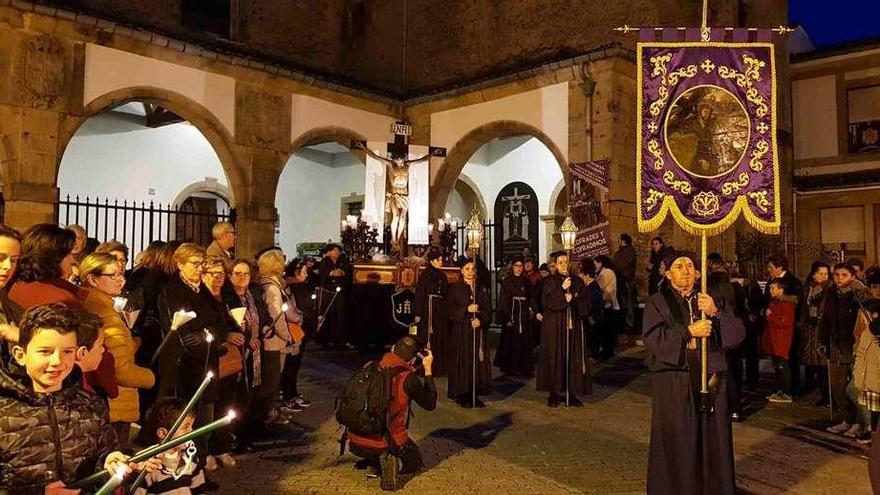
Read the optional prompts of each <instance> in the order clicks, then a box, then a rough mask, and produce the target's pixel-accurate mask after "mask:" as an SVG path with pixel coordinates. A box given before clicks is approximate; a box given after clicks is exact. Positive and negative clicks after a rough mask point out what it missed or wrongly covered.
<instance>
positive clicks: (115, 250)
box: [95, 239, 128, 271]
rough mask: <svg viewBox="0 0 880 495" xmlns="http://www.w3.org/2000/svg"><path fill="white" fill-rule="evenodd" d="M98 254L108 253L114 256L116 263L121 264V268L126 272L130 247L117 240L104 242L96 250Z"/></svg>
mask: <svg viewBox="0 0 880 495" xmlns="http://www.w3.org/2000/svg"><path fill="white" fill-rule="evenodd" d="M95 252H96V253H107V254H112V255H113V256H115V257H116V262H117V263H119V267H120V268H122V271H125V266H126V265H128V246H126V245H125V244H123V243H121V242H119V241H117V240H116V239H113V240H110V241H107V242H102V243H101V244H100V245H98V247H97V248H95Z"/></svg>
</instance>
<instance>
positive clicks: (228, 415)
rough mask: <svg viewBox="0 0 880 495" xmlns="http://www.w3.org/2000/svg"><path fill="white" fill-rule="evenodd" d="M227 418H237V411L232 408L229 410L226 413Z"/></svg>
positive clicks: (230, 419)
mask: <svg viewBox="0 0 880 495" xmlns="http://www.w3.org/2000/svg"><path fill="white" fill-rule="evenodd" d="M226 418H227V419H229V421H232V420H233V419H235V411H233V410H232V409H230V410H229V412H227V413H226Z"/></svg>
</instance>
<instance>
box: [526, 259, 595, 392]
mask: <svg viewBox="0 0 880 495" xmlns="http://www.w3.org/2000/svg"><path fill="white" fill-rule="evenodd" d="M565 278H566V277H565V276H563V275H560V274H558V273H557V274H553V275H550V276H549V277H547V278H545V279H544V281H543V283H542V285H541V292H540V294H538V295H537V296H536V297H538V298H539V300H540V308H541V314H542V315H543V317H544V319H543V320H542V321H541V347H540V352H539V353H538V373H537V380H536V383H535V385H536V388H537V390H538V391H539V392H550V393H555V394H560V395H563V394H565V391H566V383H565V379H566V377H565V366H566V363H565V347H566V342H565V339H566V335H567V336H568V339H569V345H570V347H569V352H570V358H569V362H568V366H569V371H570V373H569V376H570V377H571V388H570V389H569V391H570V392H571V393H572V394H575V395H581V394H590V393H591V392H592V391H593V386H592V381H591V380H590V367H589V362H588V361H587V356H586V352H587V349H586V344H587V341H586V335H585V334H584V328H583V325H582V323H581V317H580V308H579V306H580V305H581V304H580V303H581V302H582V301H581V299H580V298H581V297H582V296H585V295H586V292H585V286H584V281H583V280H581V278H580V277H576V276H573V277H571V287H569V290H568V292H569V293H570V294H571V295H572V299H571V302H570V303H566V301H565V290H563V288H562V282H563V281H564V280H565ZM567 308H570V310H571V319H570V320H569V318H568V316H569V315H568V314H567V313H568V312H567V311H566V309H567ZM569 322H570V323H571V325H572V327H573V328H572V330H568V325H569Z"/></svg>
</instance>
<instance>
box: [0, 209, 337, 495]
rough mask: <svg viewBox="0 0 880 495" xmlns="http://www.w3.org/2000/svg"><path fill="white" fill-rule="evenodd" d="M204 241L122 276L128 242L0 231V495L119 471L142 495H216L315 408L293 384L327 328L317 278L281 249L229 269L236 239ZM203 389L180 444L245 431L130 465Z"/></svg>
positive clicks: (169, 248)
mask: <svg viewBox="0 0 880 495" xmlns="http://www.w3.org/2000/svg"><path fill="white" fill-rule="evenodd" d="M212 233H213V237H214V242H213V243H212V244H211V245H210V246H209V247H208V248H207V249H206V248H204V247H202V246H199V245H196V244H191V243H184V242H177V241H171V242H162V241H155V242H153V243H151V244H150V245H149V246H147V247H146V248H145V249H144V250H143V251H142V252H141V253H139V254H138V256H137V259H136V260H135V262H134V263H133V268H131V269H130V270H127V269H126V268H127V266H128V264H129V260H128V257H129V250H128V248H127V247H126V246H125V245H124V244H122V243H119V242H117V241H109V242H105V243H103V244H99V245H94V244H93V243H91V244H92V245H91V246H90V245H89V244H90V243H88V242H87V239H86V236H85V231H84V230H83V229H82V228H81V227H78V226H75V225H72V226H69V227H68V228H61V227H59V226H56V225H53V224H39V225H34V226H32V227H31V228H29V229H28V230H27V231H25V232H24V233H23V235H21V234H19V233H18V232H16V231H14V230H12V229H10V228H7V227H2V226H0V337H2V345H0V351H2V356H0V360H2V362H0V408H2V409H3V411H4V415H3V416H4V418H3V419H4V421H3V424H2V425H0V456H2V457H3V459H4V465H3V467H2V470H0V491H3V492H4V493H6V492H8V493H58V494H63V493H78V491H77V490H76V489H74V487H72V486H70V485H71V484H72V483H74V482H75V481H77V480H80V479H82V478H83V477H86V476H88V475H90V474H92V472H93V471H95V470H100V469H107V470H108V472H109V473H115V472H116V470H117V469H122V468H124V469H125V470H129V471H130V470H132V469H136V470H146V471H147V473H148V474H147V476H146V477H145V480H144V482H143V484H142V486H141V487H139V488H138V490H139V492H138V493H189V492H190V491H196V492H207V491H211V490H213V489H216V488H218V487H217V485H216V483H214V482H213V481H211V479H210V477H211V476H210V472H211V471H213V470H216V469H218V468H220V467H224V468H228V467H233V466H235V465H236V460H235V455H236V453H240V452H249V451H252V450H254V449H255V448H258V447H259V446H260V445H261V442H267V441H271V440H274V439H276V438H277V436H278V435H279V434H283V433H284V432H285V431H287V428H288V427H287V426H286V425H288V424H289V423H290V418H291V417H292V415H294V414H296V413H297V412H299V411H302V410H303V409H304V408H307V407H309V406H310V405H311V402H310V401H309V400H308V399H306V398H305V397H303V396H302V395H301V394H300V392H299V389H298V387H297V382H298V380H297V378H298V374H299V370H300V366H301V364H302V359H303V355H304V353H305V348H306V345H307V344H306V342H307V341H308V339H309V338H310V336H312V335H314V333H315V331H316V330H317V329H318V327H319V325H320V324H321V322H322V321H323V314H319V309H321V308H319V306H318V305H317V303H316V299H317V297H315V294H316V287H320V286H321V278H320V277H321V271H320V270H316V269H315V266H314V265H315V263H314V262H312V261H311V260H300V259H294V260H291V261H290V262H288V261H287V259H286V256H285V254H284V253H283V252H282V251H281V250H280V249H279V248H277V247H267V248H265V249H263V250H261V251H259V252H258V253H257V255H256V256H255V259H254V260H253V261H252V260H248V259H241V258H233V257H232V255H231V250H232V248H233V246H234V243H235V228H234V226H232V225H231V224H228V223H219V224H217V225H215V226H214V229H213V232H212ZM328 251H332V252H334V253H331V254H329V255H328V256H329V257H333V256H337V257H338V251H339V248H338V247H337V246H331V247H330V248H329V249H328ZM329 272H332V270H328V273H327V276H328V277H330V276H331V274H330V273H329ZM181 316H183V318H181ZM208 375H211V377H212V379H211V380H210V381H208V382H206V383H207V386H206V387H203V382H204V381H205V380H206V376H208ZM200 387H203V390H200V393H201V395H200V398H199V399H198V402H197V404H196V405H195V407H194V408H193V409H192V411H191V412H190V413H189V416H188V417H187V418H185V421H183V423H182V424H181V425H178V426H179V428H178V430H177V432H176V433H175V437H177V436H180V435H183V434H186V433H188V432H190V431H191V430H192V429H194V428H199V427H200V426H203V425H206V424H208V423H211V422H213V421H215V420H218V419H221V418H223V417H225V416H226V415H227V413H228V411H229V410H234V411H235V412H236V413H237V417H238V418H240V419H239V420H238V421H236V422H235V423H233V425H232V426H231V427H230V428H221V429H217V430H214V431H212V432H211V433H210V434H209V435H206V436H203V437H200V438H198V439H196V440H195V441H193V442H190V443H185V444H183V445H182V446H181V447H178V448H175V449H172V450H169V451H167V452H165V453H163V454H160V456H159V457H158V458H154V459H151V460H149V461H146V462H144V463H141V464H135V463H130V465H129V463H128V459H129V457H128V456H129V455H130V454H131V453H132V452H133V451H135V450H136V449H137V448H138V447H146V446H150V445H153V444H155V443H158V442H159V441H161V440H163V439H164V437H165V436H166V435H168V434H169V428H170V427H171V423H173V422H174V421H175V419H177V417H178V416H179V415H181V413H182V411H183V410H184V406H185V405H186V403H187V401H189V400H190V398H192V397H193V396H194V395H195V394H196V392H197V390H198V389H200ZM16 418H18V420H17V419H16ZM62 441H63V442H64V443H63V448H62V445H61V442H62ZM91 488H92V489H96V488H97V487H91Z"/></svg>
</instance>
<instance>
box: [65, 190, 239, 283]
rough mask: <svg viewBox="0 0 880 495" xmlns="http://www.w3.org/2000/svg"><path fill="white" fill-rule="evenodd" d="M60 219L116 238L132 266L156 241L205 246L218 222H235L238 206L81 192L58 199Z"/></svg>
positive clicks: (97, 234) (97, 235) (102, 237)
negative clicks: (205, 207)
mask: <svg viewBox="0 0 880 495" xmlns="http://www.w3.org/2000/svg"><path fill="white" fill-rule="evenodd" d="M55 211H56V212H57V222H58V224H59V225H61V226H66V225H72V224H76V225H81V226H82V227H83V228H84V229H85V230H86V235H87V236H88V237H91V238H94V239H96V240H98V242H105V241H109V240H111V239H115V240H117V241H119V242H122V243H123V244H125V245H126V246H128V248H129V252H130V253H131V255H130V256H129V266H130V267H133V266H134V262H135V259H136V255H137V254H138V253H140V252H141V251H143V250H144V248H146V247H147V245H149V244H150V243H151V242H153V241H157V240H158V241H166V242H167V241H174V240H179V241H186V242H194V243H196V244H200V245H202V246H207V245H208V244H210V243H211V240H212V237H211V228H212V227H213V226H214V224H215V223H217V222H231V223H235V210H233V209H225V208H221V209H217V210H216V211H196V208H195V207H194V206H193V203H190V202H185V203H184V204H182V205H180V206H177V205H162V204H161V203H154V202H153V201H150V202H149V203H148V202H146V201H141V202H140V203H138V202H136V201H130V202H129V201H128V200H125V199H124V200H122V203H120V202H119V200H118V199H114V200H112V201H111V200H110V199H109V198H104V199H103V200H101V199H100V198H98V197H94V198H91V197H89V196H86V198H85V199H84V200H83V199H81V198H80V197H79V196H76V197H74V198H71V197H70V195H67V197H66V199H61V200H59V201H58V207H57V208H56V209H55Z"/></svg>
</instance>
